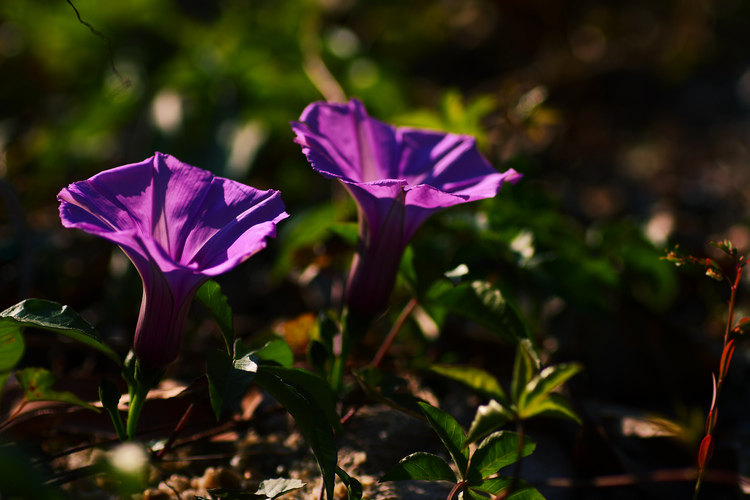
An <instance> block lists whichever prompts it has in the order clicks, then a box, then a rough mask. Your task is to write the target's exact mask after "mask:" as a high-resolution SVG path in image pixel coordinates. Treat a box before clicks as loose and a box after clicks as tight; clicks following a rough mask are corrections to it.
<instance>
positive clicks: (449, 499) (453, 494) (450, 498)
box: [446, 479, 466, 500]
mask: <svg viewBox="0 0 750 500" xmlns="http://www.w3.org/2000/svg"><path fill="white" fill-rule="evenodd" d="M464 486H466V481H464V480H463V479H462V480H461V481H459V482H457V483H456V484H455V486H453V489H451V491H450V493H448V497H447V498H446V500H453V499H454V498H458V493H459V492H460V491H461V490H462V489H464Z"/></svg>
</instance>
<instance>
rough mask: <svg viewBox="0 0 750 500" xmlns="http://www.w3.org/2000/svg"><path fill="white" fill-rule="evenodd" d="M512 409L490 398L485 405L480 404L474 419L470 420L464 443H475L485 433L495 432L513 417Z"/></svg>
mask: <svg viewBox="0 0 750 500" xmlns="http://www.w3.org/2000/svg"><path fill="white" fill-rule="evenodd" d="M514 416H515V415H514V413H513V410H511V409H510V408H508V407H507V406H505V405H502V404H501V403H499V402H498V401H496V400H494V399H493V400H491V401H490V402H489V403H488V404H486V405H480V406H479V408H477V413H476V415H475V416H474V420H473V421H472V422H471V427H470V428H469V434H468V435H467V436H466V443H465V445H464V446H466V445H468V444H470V443H476V442H477V441H479V440H480V439H482V438H483V437H484V436H486V435H487V434H490V433H492V432H495V431H496V430H498V429H500V427H502V426H504V425H505V424H507V423H508V422H509V421H510V420H512V419H513V418H514Z"/></svg>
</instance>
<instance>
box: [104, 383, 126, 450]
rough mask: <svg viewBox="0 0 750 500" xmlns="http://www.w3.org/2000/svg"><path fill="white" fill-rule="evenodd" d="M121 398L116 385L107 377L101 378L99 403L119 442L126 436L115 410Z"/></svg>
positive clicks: (117, 412)
mask: <svg viewBox="0 0 750 500" xmlns="http://www.w3.org/2000/svg"><path fill="white" fill-rule="evenodd" d="M121 397H122V394H121V393H120V389H119V388H118V387H117V384H115V382H114V381H113V380H112V379H111V378H109V377H102V380H101V382H99V401H101V402H102V407H103V408H104V409H105V410H107V413H109V417H110V418H111V419H112V425H114V427H115V432H117V437H118V438H119V439H120V441H125V440H127V438H128V436H127V433H126V431H125V427H124V426H123V424H122V418H120V410H119V409H118V408H117V407H118V405H119V404H120V398H121Z"/></svg>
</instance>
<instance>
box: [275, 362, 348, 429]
mask: <svg viewBox="0 0 750 500" xmlns="http://www.w3.org/2000/svg"><path fill="white" fill-rule="evenodd" d="M263 370H264V371H266V372H267V373H272V374H274V375H276V376H277V377H279V378H280V379H282V380H284V381H285V382H288V383H291V384H294V385H295V386H297V387H301V388H303V389H304V390H305V391H307V393H309V394H310V395H311V396H312V397H313V399H315V403H316V404H317V405H318V406H319V407H320V409H321V410H323V411H324V412H325V415H326V417H327V418H328V422H329V423H330V424H331V427H333V429H334V430H336V431H337V432H338V431H340V430H341V418H340V417H339V414H338V412H337V411H336V400H335V397H334V395H333V393H332V392H331V388H330V387H329V386H328V384H327V383H326V382H325V380H323V379H322V378H320V377H319V376H317V375H316V374H314V373H312V372H309V371H307V370H302V369H299V368H285V367H280V366H264V367H263Z"/></svg>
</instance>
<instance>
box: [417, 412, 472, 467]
mask: <svg viewBox="0 0 750 500" xmlns="http://www.w3.org/2000/svg"><path fill="white" fill-rule="evenodd" d="M418 404H419V407H420V408H422V412H423V413H424V414H425V417H427V421H428V422H429V423H430V426H431V427H432V428H433V429H434V431H435V432H436V433H437V435H438V436H439V437H440V440H441V441H442V442H443V444H444V445H445V448H446V449H447V450H448V453H450V455H451V457H452V458H453V462H454V463H455V464H456V467H457V468H458V474H459V475H460V476H461V477H462V478H463V477H464V474H466V468H467V466H468V464H469V450H468V449H464V440H465V439H466V434H465V433H464V430H463V429H462V428H461V426H460V425H458V422H456V419H455V418H453V417H452V416H451V415H450V414H448V413H447V412H445V411H443V410H441V409H440V408H436V407H434V406H432V405H431V404H429V403H425V402H421V403H418Z"/></svg>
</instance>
